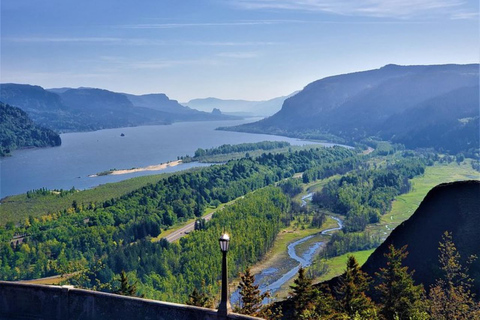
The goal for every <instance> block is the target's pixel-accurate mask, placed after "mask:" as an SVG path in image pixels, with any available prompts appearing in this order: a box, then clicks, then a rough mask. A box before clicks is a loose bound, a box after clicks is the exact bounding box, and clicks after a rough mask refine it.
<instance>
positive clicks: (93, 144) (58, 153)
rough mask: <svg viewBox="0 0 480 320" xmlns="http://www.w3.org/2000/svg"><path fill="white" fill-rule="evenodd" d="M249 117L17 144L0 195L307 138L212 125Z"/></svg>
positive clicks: (2, 171)
mask: <svg viewBox="0 0 480 320" xmlns="http://www.w3.org/2000/svg"><path fill="white" fill-rule="evenodd" d="M249 121H252V120H249ZM249 121H247V120H236V121H208V122H180V123H175V124H173V125H167V126H142V127H129V128H119V129H107V130H100V131H94V132H79V133H66V134H62V135H61V138H62V145H61V146H60V147H55V148H42V149H28V150H17V151H15V152H13V156H11V157H7V158H2V159H1V160H0V180H1V183H0V199H1V198H3V197H6V196H8V195H14V194H19V193H24V192H26V191H28V190H32V189H38V188H43V187H46V188H47V189H70V188H71V187H75V188H77V189H87V188H91V187H94V186H98V185H100V184H104V183H108V182H116V181H121V180H125V179H128V178H131V177H136V176H142V175H150V174H156V173H160V172H155V171H150V172H139V173H131V174H125V175H115V176H113V175H108V176H102V177H96V178H91V177H88V176H89V175H92V174H96V173H98V172H102V171H106V170H110V169H130V168H133V167H135V168H139V167H145V166H149V165H156V164H160V163H164V162H167V161H171V160H176V159H177V156H184V155H187V154H189V155H193V153H194V152H195V150H197V149H198V148H204V149H205V148H212V147H217V146H220V145H222V144H237V143H244V142H259V141H265V140H270V141H288V142H290V143H291V144H293V145H303V144H307V143H308V142H306V141H301V140H297V139H292V138H286V137H281V136H272V135H264V134H250V133H240V132H228V131H217V130H215V128H217V127H220V126H233V125H238V124H241V123H246V122H249ZM122 133H123V134H124V136H123V137H122V136H121V134H122ZM327 145H331V144H327ZM198 165H199V164H197V163H194V164H192V163H190V164H184V165H180V166H177V167H170V168H168V169H166V170H163V171H161V172H173V171H178V170H183V169H188V168H189V167H193V166H198Z"/></svg>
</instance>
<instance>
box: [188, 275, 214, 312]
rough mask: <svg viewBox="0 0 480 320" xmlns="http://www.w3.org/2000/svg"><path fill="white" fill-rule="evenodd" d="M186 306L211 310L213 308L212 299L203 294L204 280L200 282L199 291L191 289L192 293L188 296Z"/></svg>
mask: <svg viewBox="0 0 480 320" xmlns="http://www.w3.org/2000/svg"><path fill="white" fill-rule="evenodd" d="M187 304H188V305H190V306H196V307H203V308H211V307H212V306H213V301H212V299H211V298H210V297H209V296H208V295H207V293H206V292H205V280H202V288H201V290H200V291H199V290H197V288H193V291H192V293H191V294H190V295H189V296H188V300H187Z"/></svg>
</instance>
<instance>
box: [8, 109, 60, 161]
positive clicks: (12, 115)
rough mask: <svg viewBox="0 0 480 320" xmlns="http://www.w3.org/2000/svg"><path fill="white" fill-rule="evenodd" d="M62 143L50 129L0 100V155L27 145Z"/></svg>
mask: <svg viewBox="0 0 480 320" xmlns="http://www.w3.org/2000/svg"><path fill="white" fill-rule="evenodd" d="M61 143H62V141H61V139H60V136H59V135H58V134H57V133H55V132H53V131H52V130H50V129H45V128H42V127H40V126H37V125H36V124H35V123H34V122H33V121H32V120H31V119H30V118H29V117H28V115H27V114H26V113H25V112H24V111H22V110H21V109H19V108H16V107H12V106H10V105H8V104H4V103H2V102H0V157H2V156H5V155H8V154H9V153H10V152H11V151H13V150H15V149H19V148H28V147H54V146H59V145H60V144H61Z"/></svg>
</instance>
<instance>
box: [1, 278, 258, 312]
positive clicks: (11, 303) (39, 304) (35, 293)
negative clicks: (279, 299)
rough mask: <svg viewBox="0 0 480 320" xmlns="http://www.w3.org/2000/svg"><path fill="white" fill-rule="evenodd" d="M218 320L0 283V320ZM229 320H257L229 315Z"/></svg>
mask: <svg viewBox="0 0 480 320" xmlns="http://www.w3.org/2000/svg"><path fill="white" fill-rule="evenodd" d="M7 319H8V320H10V319H11V320H14V319H22V320H23V319H32V320H40V319H41V320H75V319H78V320H109V319H113V320H135V319H144V320H147V319H148V320H177V319H178V320H187V319H193V320H197V319H198V320H201V319H202V320H203V319H205V320H216V319H217V311H216V310H213V309H206V308H199V307H192V306H187V305H182V304H176V303H169V302H162V301H155V300H147V299H140V298H134V297H125V296H120V295H116V294H110V293H104V292H96V291H90V290H82V289H75V288H73V287H71V286H63V287H60V286H46V285H35V284H25V283H16V282H7V281H0V320H7ZM227 319H232V320H233V319H238V320H243V319H245V320H247V319H258V318H254V317H249V316H244V315H238V314H229V315H228V317H227Z"/></svg>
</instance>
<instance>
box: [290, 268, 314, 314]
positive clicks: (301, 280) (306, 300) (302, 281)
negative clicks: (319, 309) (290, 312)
mask: <svg viewBox="0 0 480 320" xmlns="http://www.w3.org/2000/svg"><path fill="white" fill-rule="evenodd" d="M293 283H294V285H293V286H290V288H291V289H292V290H293V291H292V292H291V293H290V295H291V299H292V302H293V305H294V309H295V316H296V318H307V319H308V318H309V317H308V316H307V314H311V313H312V312H313V310H314V309H315V303H314V290H313V288H312V279H311V278H309V277H308V276H307V275H306V274H305V269H304V268H302V267H300V269H298V278H297V279H295V281H294V282H293Z"/></svg>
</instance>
